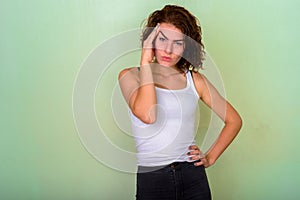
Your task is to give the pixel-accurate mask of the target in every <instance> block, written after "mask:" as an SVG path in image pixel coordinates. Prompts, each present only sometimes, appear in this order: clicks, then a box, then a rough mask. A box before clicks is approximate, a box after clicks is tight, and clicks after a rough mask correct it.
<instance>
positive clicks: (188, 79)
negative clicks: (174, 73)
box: [186, 71, 199, 98]
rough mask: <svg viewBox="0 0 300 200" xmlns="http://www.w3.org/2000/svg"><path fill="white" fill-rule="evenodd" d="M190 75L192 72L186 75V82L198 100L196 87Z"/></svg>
mask: <svg viewBox="0 0 300 200" xmlns="http://www.w3.org/2000/svg"><path fill="white" fill-rule="evenodd" d="M192 73H193V72H192V71H188V72H187V73H186V74H187V81H188V82H189V85H190V87H191V89H192V90H193V92H194V94H195V95H196V96H197V97H198V98H199V95H198V92H197V90H196V86H195V83H194V79H193V76H192Z"/></svg>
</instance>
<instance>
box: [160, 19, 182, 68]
mask: <svg viewBox="0 0 300 200" xmlns="http://www.w3.org/2000/svg"><path fill="white" fill-rule="evenodd" d="M184 48H185V44H184V34H183V33H182V32H181V30H179V29H178V28H176V27H175V26H174V25H172V24H169V23H161V24H160V29H159V32H158V35H157V37H156V40H155V57H156V60H157V62H158V63H159V64H160V65H163V66H166V67H173V66H175V65H176V63H177V62H178V61H179V60H180V58H181V56H182V54H183V51H184Z"/></svg>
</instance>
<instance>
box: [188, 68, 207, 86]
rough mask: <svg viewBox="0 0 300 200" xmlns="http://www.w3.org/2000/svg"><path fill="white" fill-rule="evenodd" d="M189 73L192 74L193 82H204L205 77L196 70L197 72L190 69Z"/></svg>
mask: <svg viewBox="0 0 300 200" xmlns="http://www.w3.org/2000/svg"><path fill="white" fill-rule="evenodd" d="M191 74H192V77H193V81H194V83H195V84H197V85H199V84H202V83H204V82H205V80H206V77H205V76H204V75H203V74H202V73H200V72H198V71H197V72H195V71H191Z"/></svg>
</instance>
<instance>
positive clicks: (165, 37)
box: [159, 31, 169, 40]
mask: <svg viewBox="0 0 300 200" xmlns="http://www.w3.org/2000/svg"><path fill="white" fill-rule="evenodd" d="M159 33H161V34H162V35H163V36H164V37H165V38H166V39H167V40H168V39H169V38H168V37H167V36H166V35H165V34H163V32H161V31H159Z"/></svg>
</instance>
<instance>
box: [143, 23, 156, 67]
mask: <svg viewBox="0 0 300 200" xmlns="http://www.w3.org/2000/svg"><path fill="white" fill-rule="evenodd" d="M158 31H159V23H158V24H157V25H156V27H155V28H154V29H153V30H152V32H151V33H150V35H149V36H148V37H147V39H146V40H144V42H143V49H142V56H141V62H140V64H141V66H143V65H148V64H149V63H151V62H152V59H153V57H154V49H153V41H154V40H155V38H156V36H157V34H158Z"/></svg>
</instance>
